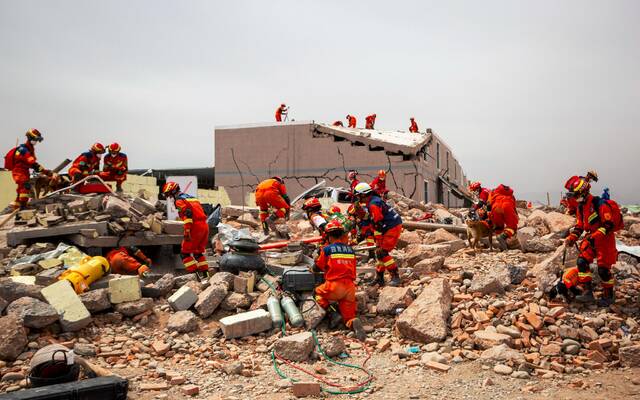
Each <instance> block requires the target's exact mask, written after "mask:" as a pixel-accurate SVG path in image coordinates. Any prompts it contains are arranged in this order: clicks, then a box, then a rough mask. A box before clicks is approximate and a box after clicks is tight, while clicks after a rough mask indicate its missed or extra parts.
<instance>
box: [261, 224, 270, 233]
mask: <svg viewBox="0 0 640 400" xmlns="http://www.w3.org/2000/svg"><path fill="white" fill-rule="evenodd" d="M262 233H264V234H265V235H269V224H267V221H262Z"/></svg>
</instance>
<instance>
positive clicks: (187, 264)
mask: <svg viewBox="0 0 640 400" xmlns="http://www.w3.org/2000/svg"><path fill="white" fill-rule="evenodd" d="M196 264H197V262H196V260H192V261H187V262H185V263H184V266H185V267H190V266H192V265H196Z"/></svg>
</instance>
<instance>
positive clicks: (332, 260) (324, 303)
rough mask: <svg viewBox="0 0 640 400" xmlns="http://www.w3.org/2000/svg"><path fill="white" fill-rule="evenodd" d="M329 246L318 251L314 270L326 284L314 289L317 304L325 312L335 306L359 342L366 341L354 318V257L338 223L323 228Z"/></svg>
mask: <svg viewBox="0 0 640 400" xmlns="http://www.w3.org/2000/svg"><path fill="white" fill-rule="evenodd" d="M325 232H326V235H327V240H328V241H329V244H328V245H326V246H325V247H323V248H322V249H321V250H320V254H319V255H318V258H317V259H316V261H315V266H314V268H315V269H318V270H320V271H322V272H324V280H325V282H324V283H323V284H321V285H320V286H318V287H316V302H317V303H318V305H319V306H320V307H322V308H324V309H325V310H326V309H327V308H329V305H330V303H331V302H334V301H335V302H338V310H339V311H340V316H341V317H342V320H343V321H344V323H345V325H347V327H348V328H350V329H353V331H354V332H355V334H356V337H357V338H358V340H364V339H365V338H366V335H365V332H364V327H363V325H362V321H360V319H359V318H356V310H357V308H358V304H357V301H356V284H355V279H356V254H355V252H354V251H353V248H351V246H349V245H348V244H347V235H346V232H345V230H344V228H343V226H342V224H341V223H340V222H339V221H335V220H334V221H329V222H328V223H327V225H326V226H325Z"/></svg>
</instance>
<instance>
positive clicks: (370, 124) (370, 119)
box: [364, 114, 377, 129]
mask: <svg viewBox="0 0 640 400" xmlns="http://www.w3.org/2000/svg"><path fill="white" fill-rule="evenodd" d="M376 117H377V115H376V114H371V115H367V117H366V118H365V126H364V128H365V129H374V127H375V125H376Z"/></svg>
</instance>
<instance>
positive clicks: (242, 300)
mask: <svg viewBox="0 0 640 400" xmlns="http://www.w3.org/2000/svg"><path fill="white" fill-rule="evenodd" d="M252 302H253V299H252V298H251V296H249V295H248V294H242V293H236V292H232V293H229V295H228V296H227V297H226V298H225V299H224V300H223V301H222V304H221V305H220V307H222V309H223V310H225V311H236V310H237V309H238V308H242V309H247V308H249V307H251V303H252Z"/></svg>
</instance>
